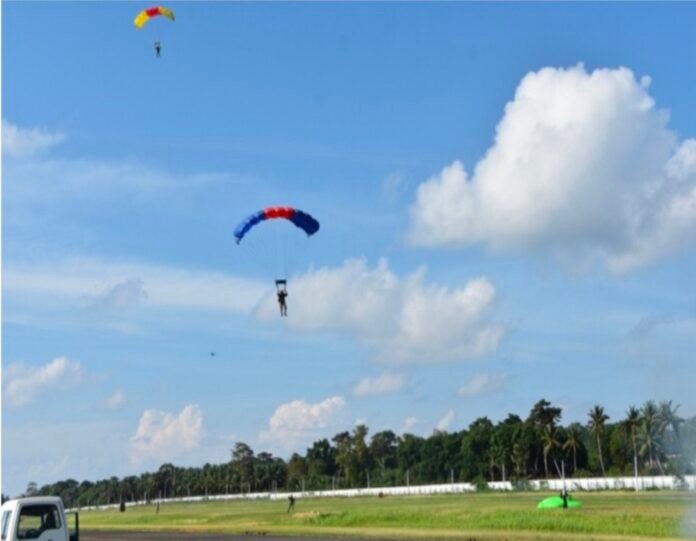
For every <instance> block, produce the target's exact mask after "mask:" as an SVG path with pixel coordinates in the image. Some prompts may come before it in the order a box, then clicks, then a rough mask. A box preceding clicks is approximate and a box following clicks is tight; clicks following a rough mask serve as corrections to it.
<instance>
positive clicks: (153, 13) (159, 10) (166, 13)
mask: <svg viewBox="0 0 696 541" xmlns="http://www.w3.org/2000/svg"><path fill="white" fill-rule="evenodd" d="M160 15H162V16H163V17H167V18H168V19H171V20H172V21H173V20H174V12H173V11H172V10H171V9H169V8H166V7H164V6H155V7H151V8H147V9H144V10H142V11H141V12H140V13H138V14H137V15H136V16H135V20H134V21H133V24H134V25H135V26H136V28H138V29H140V28H142V27H143V26H145V25H146V24H147V22H148V21H149V20H150V19H152V18H153V17H158V16H160Z"/></svg>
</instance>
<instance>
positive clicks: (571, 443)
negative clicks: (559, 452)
mask: <svg viewBox="0 0 696 541" xmlns="http://www.w3.org/2000/svg"><path fill="white" fill-rule="evenodd" d="M566 436H567V438H566V441H565V442H564V443H563V450H564V451H568V449H570V450H571V451H572V452H573V473H575V472H576V471H578V448H579V447H580V445H582V442H581V440H580V438H581V432H580V425H579V424H578V423H573V424H572V425H570V426H569V427H568V430H567V431H566Z"/></svg>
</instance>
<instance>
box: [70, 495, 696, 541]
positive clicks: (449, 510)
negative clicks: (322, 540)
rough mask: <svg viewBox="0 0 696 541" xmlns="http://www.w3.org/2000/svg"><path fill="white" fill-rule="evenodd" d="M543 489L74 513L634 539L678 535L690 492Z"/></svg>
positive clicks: (330, 530) (109, 522)
mask: <svg viewBox="0 0 696 541" xmlns="http://www.w3.org/2000/svg"><path fill="white" fill-rule="evenodd" d="M543 496H545V495H543V494H534V493H513V494H501V493H495V494H491V493H484V494H468V495H450V496H401V497H386V498H381V499H380V498H367V497H365V498H345V499H343V498H341V499H339V498H325V499H305V500H302V499H298V500H297V504H296V510H295V512H294V514H287V512H286V509H287V502H284V501H255V502H252V501H228V502H214V503H213V502H206V503H188V504H169V505H162V506H161V509H160V512H159V514H155V506H143V507H132V508H128V510H127V512H126V513H119V512H118V511H117V510H110V511H89V512H83V513H82V514H81V517H80V518H81V527H82V528H84V529H86V530H162V531H189V532H206V533H213V532H220V533H223V532H224V533H254V534H266V533H267V534H269V535H271V534H284V535H315V536H324V537H361V538H383V539H466V540H474V539H482V540H491V541H492V540H496V541H498V540H500V541H502V540H509V541H513V540H530V539H546V540H550V539H554V540H562V539H574V540H580V539H583V540H591V539H596V540H607V541H608V540H617V541H619V540H629V539H635V540H642V541H647V540H649V539H683V538H684V530H683V525H682V522H683V518H684V516H685V513H686V511H687V508H691V509H693V508H694V507H696V495H694V494H693V493H692V494H686V493H676V492H647V493H638V494H636V493H630V492H626V493H623V492H622V493H618V492H615V493H587V494H578V495H576V497H577V498H578V499H579V500H581V501H582V502H583V507H582V508H581V509H578V510H560V509H559V510H546V511H540V510H537V509H536V503H537V502H538V501H539V500H540V499H541V498H542V497H543Z"/></svg>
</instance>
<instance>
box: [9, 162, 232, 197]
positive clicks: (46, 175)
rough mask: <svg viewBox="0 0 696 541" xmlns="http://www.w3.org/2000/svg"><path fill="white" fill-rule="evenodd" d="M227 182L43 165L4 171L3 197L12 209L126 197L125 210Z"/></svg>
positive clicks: (121, 168)
mask: <svg viewBox="0 0 696 541" xmlns="http://www.w3.org/2000/svg"><path fill="white" fill-rule="evenodd" d="M220 180H230V177H229V175H224V174H220V173H214V172H203V173H194V174H187V173H170V172H168V171H163V170H159V169H155V168H152V167H151V166H149V165H147V164H145V163H141V162H137V161H132V160H122V161H98V160H86V159H43V158H35V159H31V160H21V161H13V162H11V163H8V166H7V168H6V169H5V171H4V178H3V188H4V190H5V192H6V193H5V194H4V196H5V197H7V198H8V199H9V200H11V201H12V202H13V204H14V205H17V204H20V203H21V204H22V205H23V206H22V208H24V207H26V206H27V204H32V203H39V202H48V203H50V204H53V203H55V201H57V200H60V201H66V200H74V201H85V200H89V201H90V202H98V201H100V200H108V199H113V198H114V197H115V196H127V197H128V202H129V204H130V203H132V202H133V201H137V200H138V198H144V197H147V196H156V197H161V196H162V192H163V191H165V190H167V191H168V192H172V193H173V191H174V190H177V189H189V188H200V186H201V185H205V184H209V183H212V182H216V181H220Z"/></svg>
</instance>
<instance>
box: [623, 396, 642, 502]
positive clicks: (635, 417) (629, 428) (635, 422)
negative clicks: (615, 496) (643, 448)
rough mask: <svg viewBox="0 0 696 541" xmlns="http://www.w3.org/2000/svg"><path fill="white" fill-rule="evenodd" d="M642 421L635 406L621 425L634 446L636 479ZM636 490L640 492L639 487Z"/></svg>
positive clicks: (627, 413) (629, 410)
mask: <svg viewBox="0 0 696 541" xmlns="http://www.w3.org/2000/svg"><path fill="white" fill-rule="evenodd" d="M642 420H643V419H642V417H641V415H640V410H639V409H638V408H636V407H635V406H631V407H630V408H628V411H627V412H626V419H624V421H623V423H621V427H622V428H623V431H624V433H625V434H626V436H627V437H628V438H630V440H631V445H632V446H633V473H634V475H635V476H636V477H638V430H639V429H640V425H641V423H642ZM636 490H638V487H637V486H636Z"/></svg>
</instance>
